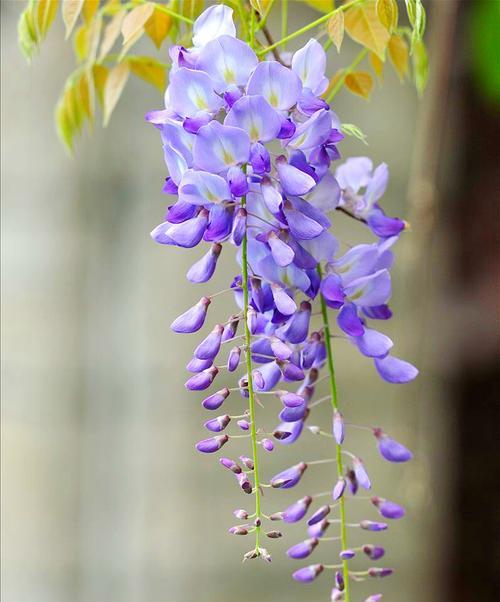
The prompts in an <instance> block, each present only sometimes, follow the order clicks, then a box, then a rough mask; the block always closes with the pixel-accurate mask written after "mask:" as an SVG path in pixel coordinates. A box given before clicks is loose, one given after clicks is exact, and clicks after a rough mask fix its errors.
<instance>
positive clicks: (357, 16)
mask: <svg viewBox="0 0 500 602" xmlns="http://www.w3.org/2000/svg"><path fill="white" fill-rule="evenodd" d="M344 22H345V30H346V31H347V33H348V34H349V35H350V36H351V38H352V39H353V40H354V41H355V42H358V43H359V44H361V45H362V46H365V47H366V48H368V50H371V51H372V52H374V53H375V54H376V55H378V57H379V58H380V59H381V60H382V61H384V60H385V49H386V46H387V43H388V42H389V32H388V31H387V29H386V28H385V27H384V26H383V25H382V23H381V22H380V21H379V18H378V16H377V12H376V10H375V2H372V1H369V2H367V3H366V4H360V5H354V6H352V7H351V8H350V9H349V10H347V11H345V15H344Z"/></svg>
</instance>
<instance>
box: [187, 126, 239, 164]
mask: <svg viewBox="0 0 500 602" xmlns="http://www.w3.org/2000/svg"><path fill="white" fill-rule="evenodd" d="M249 156H250V138H249V137H248V134H247V133H246V132H245V131H244V130H242V129H240V128H235V127H231V126H228V125H222V124H220V123H219V122H218V121H211V122H210V123H209V124H207V125H205V126H203V127H202V128H200V130H199V132H198V134H197V136H196V140H195V142H194V146H193V161H194V164H195V165H196V167H197V168H198V169H203V170H205V171H209V172H212V173H215V174H217V173H222V172H226V171H227V170H228V169H229V168H230V167H232V166H235V165H241V164H243V163H246V162H247V161H248V158H249Z"/></svg>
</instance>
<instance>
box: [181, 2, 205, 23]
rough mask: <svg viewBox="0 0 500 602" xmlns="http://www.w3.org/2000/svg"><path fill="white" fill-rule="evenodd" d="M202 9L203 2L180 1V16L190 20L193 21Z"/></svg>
mask: <svg viewBox="0 0 500 602" xmlns="http://www.w3.org/2000/svg"><path fill="white" fill-rule="evenodd" d="M204 8H205V2H204V0H180V12H181V14H183V15H184V16H185V17H189V18H190V19H195V18H196V17H197V16H198V15H199V14H200V13H201V12H202V10H203V9H204Z"/></svg>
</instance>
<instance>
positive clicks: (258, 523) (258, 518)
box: [253, 517, 262, 527]
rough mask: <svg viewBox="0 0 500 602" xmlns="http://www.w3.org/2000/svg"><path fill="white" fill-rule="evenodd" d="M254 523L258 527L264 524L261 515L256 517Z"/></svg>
mask: <svg viewBox="0 0 500 602" xmlns="http://www.w3.org/2000/svg"><path fill="white" fill-rule="evenodd" d="M253 524H254V525H255V526H256V527H260V526H261V525H262V521H261V519H260V517H257V518H256V519H255V520H254V521H253Z"/></svg>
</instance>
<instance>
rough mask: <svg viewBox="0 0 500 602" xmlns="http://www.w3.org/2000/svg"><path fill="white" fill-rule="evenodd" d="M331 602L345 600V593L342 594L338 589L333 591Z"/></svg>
mask: <svg viewBox="0 0 500 602" xmlns="http://www.w3.org/2000/svg"><path fill="white" fill-rule="evenodd" d="M330 600H331V602H341V601H342V600H344V592H341V591H340V590H338V589H337V588H336V587H334V588H333V589H332V593H331V595H330Z"/></svg>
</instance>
